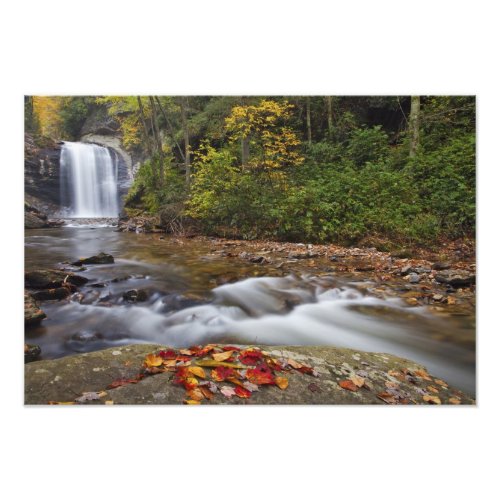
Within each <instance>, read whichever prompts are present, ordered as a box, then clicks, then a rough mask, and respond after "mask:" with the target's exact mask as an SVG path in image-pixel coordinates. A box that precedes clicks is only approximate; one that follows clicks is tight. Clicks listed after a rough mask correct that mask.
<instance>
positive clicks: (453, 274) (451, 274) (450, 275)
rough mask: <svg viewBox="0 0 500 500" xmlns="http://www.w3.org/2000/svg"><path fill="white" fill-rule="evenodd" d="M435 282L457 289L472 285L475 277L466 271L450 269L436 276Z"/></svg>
mask: <svg viewBox="0 0 500 500" xmlns="http://www.w3.org/2000/svg"><path fill="white" fill-rule="evenodd" d="M436 281H437V282H438V283H444V284H445V285H450V286H452V287H453V288H459V287H462V286H470V285H473V284H474V283H475V282H476V275H475V274H472V273H469V272H468V271H461V270H460V271H458V270H453V269H450V270H447V271H442V272H440V273H439V274H437V275H436Z"/></svg>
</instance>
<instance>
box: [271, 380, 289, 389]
mask: <svg viewBox="0 0 500 500" xmlns="http://www.w3.org/2000/svg"><path fill="white" fill-rule="evenodd" d="M274 381H275V383H276V385H277V386H278V387H279V388H280V389H286V388H287V387H288V379H287V378H285V377H276V378H275V379H274Z"/></svg>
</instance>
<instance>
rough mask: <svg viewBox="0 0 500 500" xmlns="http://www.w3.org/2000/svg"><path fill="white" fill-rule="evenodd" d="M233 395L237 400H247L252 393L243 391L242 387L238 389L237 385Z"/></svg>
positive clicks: (246, 390)
mask: <svg viewBox="0 0 500 500" xmlns="http://www.w3.org/2000/svg"><path fill="white" fill-rule="evenodd" d="M234 393H235V394H236V396H238V397H239V398H244V399H248V398H249V397H250V396H251V395H252V393H251V392H250V391H249V390H248V389H245V388H244V387H240V386H239V385H238V386H237V387H236V389H235V390H234Z"/></svg>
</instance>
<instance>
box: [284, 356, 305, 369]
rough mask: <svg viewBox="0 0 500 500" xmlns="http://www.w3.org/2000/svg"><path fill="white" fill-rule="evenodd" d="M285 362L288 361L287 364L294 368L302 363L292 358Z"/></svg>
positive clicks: (297, 367)
mask: <svg viewBox="0 0 500 500" xmlns="http://www.w3.org/2000/svg"><path fill="white" fill-rule="evenodd" d="M287 363H288V364H289V365H290V366H291V367H292V368H295V369H299V368H302V365H301V364H300V363H299V362H298V361H295V360H294V359H292V358H288V360H287Z"/></svg>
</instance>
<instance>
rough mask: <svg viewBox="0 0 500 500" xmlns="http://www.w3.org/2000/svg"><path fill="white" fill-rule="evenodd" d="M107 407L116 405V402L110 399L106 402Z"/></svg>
mask: <svg viewBox="0 0 500 500" xmlns="http://www.w3.org/2000/svg"><path fill="white" fill-rule="evenodd" d="M104 404H105V405H114V404H115V403H114V401H113V400H112V399H108V400H107V401H104Z"/></svg>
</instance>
